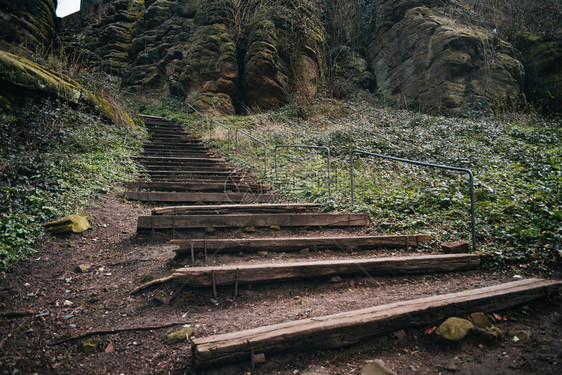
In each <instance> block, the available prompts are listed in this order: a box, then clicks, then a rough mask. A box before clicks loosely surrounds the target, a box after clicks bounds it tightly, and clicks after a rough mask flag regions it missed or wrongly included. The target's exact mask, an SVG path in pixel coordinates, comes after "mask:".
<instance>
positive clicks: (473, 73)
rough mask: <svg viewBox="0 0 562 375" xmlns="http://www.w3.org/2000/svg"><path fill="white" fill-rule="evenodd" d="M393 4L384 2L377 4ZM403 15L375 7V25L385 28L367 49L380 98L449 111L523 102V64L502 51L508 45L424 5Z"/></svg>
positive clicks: (505, 106)
mask: <svg viewBox="0 0 562 375" xmlns="http://www.w3.org/2000/svg"><path fill="white" fill-rule="evenodd" d="M406 3H408V4H414V3H416V4H417V2H415V1H413V2H404V4H406ZM418 3H419V2H418ZM404 4H403V5H404ZM394 5H396V4H395V2H394V1H390V0H388V1H383V2H382V4H381V5H380V7H382V8H383V9H386V7H392V6H394ZM400 9H402V8H400ZM402 14H403V17H402V18H401V19H397V18H396V15H395V14H394V13H392V14H391V13H388V12H385V11H380V12H379V17H381V18H380V19H378V20H377V23H378V24H384V25H388V27H384V28H379V30H378V32H377V35H375V36H374V38H373V40H372V42H371V45H370V47H369V56H370V58H371V64H372V68H373V71H374V73H375V75H376V79H377V84H378V85H379V86H378V89H379V91H380V92H381V94H382V95H383V96H384V97H386V98H387V99H390V100H391V101H393V102H395V103H399V104H402V105H405V106H407V107H414V108H419V109H422V110H426V111H429V112H438V113H450V114H465V113H466V112H467V111H469V110H478V111H484V112H489V111H503V110H514V109H518V108H519V107H521V106H522V105H524V104H525V97H524V94H523V92H522V89H521V85H522V77H524V71H523V67H522V65H521V63H520V62H519V61H518V59H517V57H516V56H513V55H509V54H508V53H506V52H507V51H508V50H510V49H511V50H512V47H510V46H509V44H508V43H506V42H503V41H499V40H498V39H497V38H496V36H495V35H493V33H491V32H488V31H486V30H484V29H480V28H477V27H468V26H464V25H461V24H458V23H456V22H454V21H453V20H451V19H449V18H447V17H440V16H437V15H435V13H434V12H433V10H432V9H430V8H427V7H423V6H422V7H413V8H411V9H407V10H404V11H403V13H402ZM385 17H389V18H388V19H386V18H385ZM391 20H392V22H391Z"/></svg>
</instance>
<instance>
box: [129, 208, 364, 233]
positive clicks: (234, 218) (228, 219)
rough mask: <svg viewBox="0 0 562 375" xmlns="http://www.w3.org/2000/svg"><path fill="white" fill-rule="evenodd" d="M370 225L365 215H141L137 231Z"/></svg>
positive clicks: (304, 213)
mask: <svg viewBox="0 0 562 375" xmlns="http://www.w3.org/2000/svg"><path fill="white" fill-rule="evenodd" d="M367 224H368V216H367V215H365V214H326V213H306V212H303V213H298V214H284V213H281V214H224V215H151V216H139V217H138V221H137V230H143V229H151V230H167V229H174V230H177V229H197V228H208V227H213V228H243V227H259V228H263V227H270V226H272V225H277V226H279V227H352V226H353V227H359V226H366V225H367Z"/></svg>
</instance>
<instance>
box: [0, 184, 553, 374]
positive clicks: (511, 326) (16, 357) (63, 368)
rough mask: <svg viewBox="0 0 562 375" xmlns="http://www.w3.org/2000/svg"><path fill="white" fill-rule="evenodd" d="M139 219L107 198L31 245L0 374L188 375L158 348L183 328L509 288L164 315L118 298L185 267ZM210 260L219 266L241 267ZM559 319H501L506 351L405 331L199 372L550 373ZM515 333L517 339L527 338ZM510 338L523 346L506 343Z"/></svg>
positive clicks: (242, 300)
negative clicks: (90, 343) (376, 367)
mask: <svg viewBox="0 0 562 375" xmlns="http://www.w3.org/2000/svg"><path fill="white" fill-rule="evenodd" d="M147 212H148V209H147V208H146V207H142V206H140V205H136V204H130V203H127V202H125V201H123V200H122V199H121V198H119V197H118V196H116V195H115V194H113V193H112V194H108V195H103V196H101V197H99V198H98V199H97V200H95V201H94V202H93V203H92V207H91V208H90V209H89V210H88V212H87V215H88V216H89V217H90V219H91V223H92V224H93V228H92V229H91V230H89V231H87V232H85V233H84V234H82V235H67V236H59V237H53V236H46V237H45V238H43V239H42V240H41V241H40V242H39V243H38V244H37V250H38V252H37V254H35V255H34V256H33V257H32V258H30V259H29V260H27V261H24V262H21V263H20V264H18V265H17V266H15V267H14V268H13V269H11V270H9V271H4V272H2V273H1V274H0V280H1V284H0V313H6V312H26V311H31V310H33V313H32V314H31V315H28V316H19V317H5V316H3V317H1V318H0V332H1V339H0V370H1V371H2V373H6V374H16V373H22V374H32V373H38V374H71V373H88V374H105V373H107V374H121V373H123V374H145V373H146V374H149V373H157V374H168V373H169V374H184V373H191V368H190V367H189V366H188V364H189V359H190V348H189V344H188V343H187V342H183V343H180V344H175V345H167V344H166V343H165V338H166V335H167V334H168V333H170V332H173V331H177V330H179V329H180V328H182V326H183V325H184V324H185V325H187V324H188V325H190V326H191V327H194V328H196V329H197V336H199V337H203V336H208V335H212V334H215V333H223V332H232V331H237V330H241V329H246V328H251V327H255V326H261V325H266V324H273V323H279V322H284V321H288V320H294V319H303V318H307V317H313V316H321V315H326V314H333V313H336V312H340V311H348V310H354V309H359V308H364V307H368V306H373V305H376V304H383V303H389V302H394V301H400V300H404V299H411V298H418V297H423V296H429V295H432V294H442V293H450V292H454V291H460V290H465V289H469V288H475V287H480V286H486V285H494V284H498V283H501V282H505V281H509V280H511V278H510V277H509V276H506V275H503V274H491V273H487V272H483V271H478V272H469V273H462V274H439V275H436V276H428V275H425V276H423V275H422V276H412V277H400V278H366V277H363V278H345V279H342V280H340V281H337V280H332V281H330V280H323V281H321V282H293V283H284V284H272V285H257V286H253V287H252V288H248V287H245V288H243V289H242V291H241V293H240V295H239V296H238V298H237V299H234V298H233V297H232V290H230V288H222V289H219V291H218V299H216V300H215V299H213V298H211V293H210V291H209V290H205V289H201V290H197V289H185V290H183V291H182V293H181V294H180V295H179V297H178V298H176V299H174V301H173V302H172V303H171V304H170V305H160V304H159V303H158V302H156V301H155V300H154V299H153V292H154V290H155V288H152V289H147V290H146V291H145V292H142V293H139V294H138V295H134V296H130V295H129V293H130V291H131V290H132V289H134V288H135V287H136V286H137V285H139V281H140V280H141V278H142V277H143V276H144V277H145V278H146V277H147V276H146V275H151V276H152V277H162V276H167V275H169V274H170V272H171V270H172V269H173V268H177V267H179V266H182V265H185V264H187V259H174V256H173V252H172V251H171V246H170V245H167V244H166V243H164V242H160V243H159V242H158V241H153V242H144V243H143V242H139V241H138V240H137V239H136V218H137V216H138V215H140V214H146V213H147ZM373 253H374V252H373ZM391 253H395V254H396V252H395V251H394V252H388V254H391ZM339 256H341V254H337V253H334V252H310V253H308V254H299V253H297V254H294V255H291V254H283V253H281V254H275V255H274V257H278V258H280V259H285V260H287V259H300V260H303V259H309V258H310V259H327V258H337V257H339ZM346 256H349V254H346ZM268 258H269V256H268ZM244 260H245V261H249V262H257V261H260V260H262V261H263V256H260V255H257V254H256V255H252V256H245V257H244ZM211 261H212V262H214V263H216V264H229V263H234V262H237V261H240V257H238V256H237V255H230V256H222V257H216V258H213V259H212V260H211ZM80 264H89V265H91V270H90V271H89V272H87V273H77V272H76V271H75V267H76V266H78V265H80ZM560 312H561V304H560V300H553V301H547V302H543V303H540V304H535V305H533V306H524V307H521V308H518V309H515V310H512V311H508V312H500V313H499V315H500V316H502V317H505V318H507V320H501V321H500V322H498V323H497V325H498V327H499V328H501V329H502V330H503V331H504V334H505V340H504V341H503V343H502V344H500V345H496V346H489V345H486V344H485V343H482V342H479V341H478V340H476V339H473V340H469V341H466V342H464V343H462V344H461V345H459V346H455V347H448V346H442V345H439V344H437V343H435V342H434V340H433V339H432V338H430V337H427V336H426V335H425V334H424V332H423V331H424V329H420V330H407V331H406V332H396V333H395V334H392V335H389V336H385V337H382V338H379V339H377V340H373V341H371V342H367V343H364V344H361V345H358V346H354V347H351V348H347V349H343V350H333V351H324V352H309V353H296V354H289V355H284V356H278V357H272V358H267V361H266V363H265V364H263V365H259V366H258V367H257V368H256V369H254V370H249V369H248V366H249V364H243V365H242V367H240V366H239V367H232V368H230V369H224V368H223V369H220V370H215V371H210V372H209V373H216V374H226V373H233V374H244V373H251V374H299V373H303V372H304V371H305V370H306V369H307V368H309V367H310V366H317V367H318V366H322V367H324V368H325V370H326V371H327V372H326V373H327V374H353V373H359V370H360V368H361V367H362V366H363V365H364V364H365V363H366V362H368V361H370V360H373V359H375V358H382V359H383V360H384V361H385V362H386V363H387V365H388V367H390V368H392V369H394V370H395V371H396V372H398V373H399V374H418V373H421V374H427V373H435V374H437V373H443V374H446V373H460V374H475V373H482V374H497V373H503V374H520V373H535V374H556V373H559V372H560V364H559V361H560V358H559V357H560V354H562V329H561V328H562V327H561V326H562V317H561V315H560ZM155 325H169V326H168V327H166V328H162V329H154V330H138V331H135V330H132V331H127V332H121V333H115V334H104V335H98V336H93V338H95V339H96V340H98V341H99V346H98V350H97V351H95V352H94V353H92V354H85V353H83V352H82V351H81V348H80V346H81V344H82V342H83V341H84V340H85V339H81V340H70V341H67V342H64V343H60V344H57V342H59V341H62V340H64V339H68V338H71V337H74V336H77V335H80V334H82V333H84V332H87V331H88V330H100V329H105V330H111V329H122V328H133V327H138V328H143V327H147V326H155ZM426 328H429V327H426ZM517 331H527V332H526V333H529V334H530V337H529V338H524V337H523V336H525V335H523V334H522V333H521V332H517ZM517 335H518V337H519V336H522V337H523V338H522V339H520V340H519V341H517V342H515V341H513V337H514V336H517ZM16 369H17V371H16ZM18 371H19V372H18ZM246 371H247V372H246Z"/></svg>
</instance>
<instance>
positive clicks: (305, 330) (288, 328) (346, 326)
mask: <svg viewBox="0 0 562 375" xmlns="http://www.w3.org/2000/svg"><path fill="white" fill-rule="evenodd" d="M561 287H562V282H561V281H550V280H541V279H527V280H522V281H514V282H510V283H506V284H501V285H495V286H490V287H485V288H478V289H472V290H467V291H464V292H458V293H450V294H443V295H438V296H433V297H426V298H420V299H414V300H409V301H401V302H396V303H391V304H387V305H381V306H375V307H370V308H366V309H362V310H356V311H348V312H344V313H340V314H335V315H327V316H321V317H313V318H309V319H302V320H296V321H290V322H286V323H280V324H274V325H269V326H265V327H259V328H254V329H249V330H246V331H238V332H231V333H226V334H221V335H215V336H210V337H203V338H196V339H194V340H193V344H192V353H193V362H194V365H195V366H196V367H208V366H212V365H217V364H224V363H229V362H235V361H244V360H249V359H250V355H251V352H254V353H265V354H266V355H268V354H274V353H283V352H294V351H299V350H317V349H332V348H339V347H343V346H348V345H352V344H355V343H358V342H361V341H363V340H367V339H370V338H373V337H377V336H382V335H387V334H389V333H391V332H394V331H397V330H400V329H405V328H411V327H423V326H430V325H433V324H437V323H440V322H442V321H443V320H445V319H446V318H448V317H450V316H451V315H455V316H463V315H468V314H470V313H471V312H474V311H482V312H485V313H488V312H493V311H497V310H502V309H506V308H511V307H515V306H518V305H521V304H525V303H529V302H531V301H534V300H537V299H541V298H545V297H548V296H550V295H552V294H559V293H560V292H559V291H560V288H561Z"/></svg>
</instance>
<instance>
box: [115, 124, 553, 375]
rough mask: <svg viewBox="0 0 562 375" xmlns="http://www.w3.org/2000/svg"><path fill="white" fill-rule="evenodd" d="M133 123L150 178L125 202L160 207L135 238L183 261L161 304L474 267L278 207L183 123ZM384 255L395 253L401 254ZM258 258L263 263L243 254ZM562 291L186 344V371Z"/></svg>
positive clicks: (346, 341)
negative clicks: (204, 294) (149, 240)
mask: <svg viewBox="0 0 562 375" xmlns="http://www.w3.org/2000/svg"><path fill="white" fill-rule="evenodd" d="M142 119H143V120H144V121H145V124H146V126H147V128H148V130H149V132H150V139H149V141H148V143H147V145H146V146H145V149H144V152H143V154H142V155H140V156H139V157H138V158H137V161H138V162H139V164H140V165H141V166H142V168H143V172H144V174H146V176H147V177H148V180H146V181H138V182H135V183H131V184H129V187H130V188H131V189H132V190H131V191H127V192H125V193H124V195H125V196H126V197H127V198H128V199H130V200H138V201H141V202H145V203H150V204H156V205H157V207H153V208H152V210H151V214H150V215H146V216H140V217H139V218H138V224H137V233H138V235H139V236H141V235H148V236H149V237H153V238H156V237H155V235H156V234H158V236H157V238H158V239H164V240H165V241H166V242H167V243H171V244H172V245H173V246H174V247H175V249H174V251H175V252H176V254H177V256H176V258H179V259H181V261H180V262H181V264H185V263H186V262H187V263H188V265H187V266H184V267H180V268H176V269H174V270H173V272H172V274H171V276H169V277H168V278H165V280H167V281H171V282H172V285H174V292H173V294H171V295H168V297H167V303H169V301H171V300H172V298H173V297H175V296H176V295H178V294H181V293H183V292H184V291H185V288H192V290H201V289H202V288H212V291H213V294H212V296H213V301H216V300H217V298H218V297H217V288H222V289H221V291H222V292H223V293H225V292H224V291H225V290H227V291H228V290H229V288H231V287H232V286H233V287H234V296H235V297H237V296H238V290H239V289H238V288H239V285H244V284H246V285H248V286H250V287H251V285H252V284H268V283H281V282H283V283H290V282H295V281H294V280H299V281H300V282H301V283H307V284H306V285H313V284H314V283H325V282H326V281H327V280H328V279H329V278H331V277H332V278H333V277H339V276H345V277H353V278H359V277H368V278H370V279H373V280H375V279H377V278H380V277H392V276H397V275H410V274H427V275H435V274H436V273H446V272H455V273H460V272H466V271H470V270H475V269H478V268H479V266H480V256H479V255H476V254H446V255H443V254H438V253H435V251H434V252H433V253H431V254H428V253H425V254H416V253H414V252H409V250H412V249H417V248H419V247H420V246H422V245H423V244H425V243H428V242H429V241H431V239H432V238H431V236H429V235H423V234H412V235H393V236H382V235H371V234H369V233H370V232H369V229H368V228H369V219H368V217H367V216H366V215H364V214H350V213H327V212H321V207H320V205H318V204H311V203H292V204H289V203H279V197H280V196H279V195H278V194H275V193H273V192H272V191H271V188H270V187H269V186H268V185H264V184H262V183H261V182H259V181H255V180H252V179H250V178H247V177H246V176H245V175H244V173H242V172H241V171H237V170H235V168H232V167H231V166H230V165H229V164H228V163H227V162H226V161H225V160H224V159H223V158H222V157H220V156H217V154H216V153H213V152H212V151H211V150H209V149H207V148H206V147H205V145H204V144H203V143H202V142H201V141H200V140H198V139H197V138H195V137H194V136H193V134H191V133H189V132H187V131H185V130H184V129H183V128H182V127H181V126H179V125H177V124H174V123H173V122H171V121H168V120H165V119H163V118H159V117H152V116H142ZM133 189H136V190H133ZM162 204H167V205H169V206H164V207H161V206H160V205H162ZM168 241H171V242H168ZM168 249H169V247H168ZM379 249H380V250H379ZM388 249H400V251H402V252H401V253H400V255H401V256H396V254H395V253H393V252H388ZM379 251H380V253H379ZM232 254H235V255H238V258H237V260H235V261H233V257H232ZM255 254H261V259H260V260H258V261H256V260H255V258H251V257H255ZM303 254H305V255H306V256H307V260H306V261H302V255H303ZM404 255H405V256H404ZM246 257H248V259H252V260H251V261H246V260H245V259H246ZM561 286H562V284H561V283H560V282H557V281H545V280H540V279H529V280H523V281H521V282H512V283H505V284H499V285H493V286H489V287H484V288H476V289H468V290H463V291H460V292H457V293H449V294H442V293H437V294H441V295H434V296H431V297H426V298H418V299H411V298H410V299H409V300H408V299H406V300H403V301H401V302H396V303H391V304H385V305H380V306H369V307H368V308H364V309H361V310H347V309H346V310H344V311H339V312H338V313H336V314H333V315H325V316H319V317H314V318H309V319H302V320H297V321H287V322H282V323H279V322H278V321H277V322H275V321H273V322H272V323H269V324H270V325H262V326H260V327H258V328H255V329H249V330H239V331H232V330H230V331H229V332H227V333H224V332H222V333H221V334H217V335H213V334H212V333H211V334H210V335H203V336H202V337H200V336H199V335H198V337H197V338H196V339H194V340H193V341H192V357H191V359H192V364H193V366H194V367H197V368H199V367H201V368H203V367H209V366H214V365H219V364H226V363H229V362H231V361H247V360H250V361H252V363H253V359H254V355H255V354H256V353H258V352H259V353H264V354H267V355H268V356H269V355H272V354H277V353H285V352H291V351H293V350H295V349H298V350H300V349H307V350H314V349H322V348H337V347H342V346H347V345H351V344H354V343H358V342H361V341H362V340H366V339H369V338H372V337H375V336H380V335H385V334H388V333H389V332H392V331H394V330H397V329H403V328H407V327H412V326H416V327H419V326H424V325H425V324H435V323H438V322H439V321H440V320H442V319H444V318H445V317H447V316H448V315H450V314H470V312H473V311H484V312H493V311H496V310H499V309H505V308H510V307H513V306H517V305H519V304H522V303H527V302H530V301H533V300H536V299H540V298H544V297H547V296H549V295H552V294H556V291H557V290H559V289H560V287H561ZM466 288H468V287H466ZM307 289H308V288H307ZM137 290H139V288H137ZM226 293H229V294H230V293H231V292H226ZM307 293H308V292H307ZM178 303H179V302H178ZM264 303H267V302H266V301H264Z"/></svg>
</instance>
